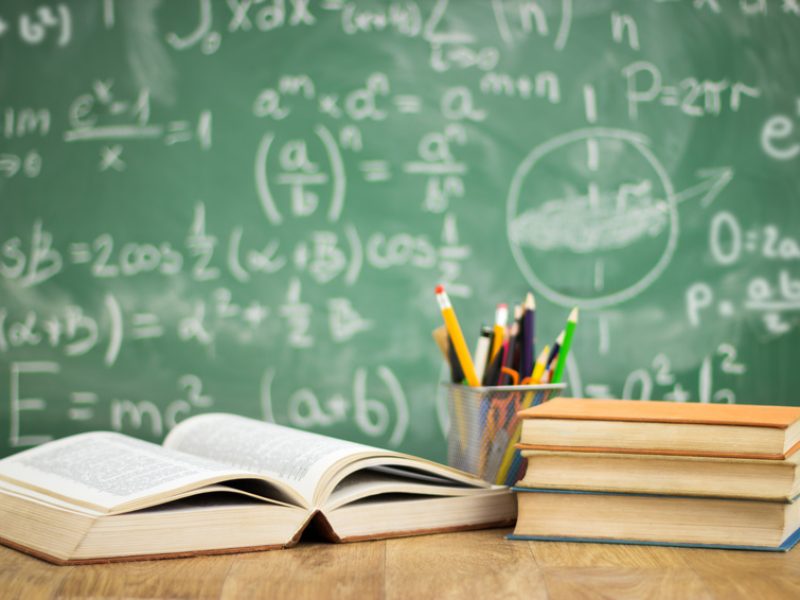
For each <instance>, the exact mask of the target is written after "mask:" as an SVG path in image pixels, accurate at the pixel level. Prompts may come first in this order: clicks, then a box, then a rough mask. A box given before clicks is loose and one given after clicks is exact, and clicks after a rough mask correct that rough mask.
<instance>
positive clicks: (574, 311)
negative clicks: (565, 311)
mask: <svg viewBox="0 0 800 600" xmlns="http://www.w3.org/2000/svg"><path fill="white" fill-rule="evenodd" d="M567 320H568V321H572V322H573V323H577V322H578V307H577V306H576V307H575V308H573V309H572V312H571V313H569V318H568V319H567Z"/></svg>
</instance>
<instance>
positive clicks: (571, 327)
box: [550, 306, 578, 383]
mask: <svg viewBox="0 0 800 600" xmlns="http://www.w3.org/2000/svg"><path fill="white" fill-rule="evenodd" d="M577 324H578V307H577V306H576V307H575V308H573V309H572V312H570V313H569V317H568V318H567V326H566V327H565V328H564V341H563V342H561V348H560V349H559V351H558V359H557V360H556V366H555V369H553V377H551V378H550V381H551V382H553V383H560V382H561V377H562V375H563V374H564V367H565V366H566V365H567V355H568V354H569V349H570V346H572V336H573V334H574V333H575V327H576V325H577Z"/></svg>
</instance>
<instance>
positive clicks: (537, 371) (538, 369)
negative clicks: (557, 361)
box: [531, 345, 550, 383]
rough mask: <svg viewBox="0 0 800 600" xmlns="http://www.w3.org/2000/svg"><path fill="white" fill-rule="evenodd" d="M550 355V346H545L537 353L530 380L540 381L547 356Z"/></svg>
mask: <svg viewBox="0 0 800 600" xmlns="http://www.w3.org/2000/svg"><path fill="white" fill-rule="evenodd" d="M549 355H550V346H549V345H548V346H545V347H544V348H543V349H542V351H541V352H540V353H539V358H537V359H536V364H535V365H534V366H533V375H531V380H532V381H533V383H541V382H542V381H541V380H542V375H543V374H544V368H545V367H546V366H547V357H548V356H549Z"/></svg>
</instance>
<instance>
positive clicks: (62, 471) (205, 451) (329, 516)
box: [0, 414, 516, 564]
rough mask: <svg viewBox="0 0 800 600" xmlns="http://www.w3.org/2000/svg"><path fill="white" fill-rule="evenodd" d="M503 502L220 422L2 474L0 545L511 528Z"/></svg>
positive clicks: (466, 478) (188, 542) (104, 548)
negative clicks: (159, 440) (160, 441)
mask: <svg viewBox="0 0 800 600" xmlns="http://www.w3.org/2000/svg"><path fill="white" fill-rule="evenodd" d="M515 516H516V507H515V503H514V498H513V496H512V494H511V492H510V491H509V490H508V488H505V487H502V486H493V485H490V484H488V483H485V482H483V481H481V480H480V479H477V478H475V477H472V476H470V475H467V474H466V473H463V472H461V471H457V470H455V469H452V468H450V467H446V466H444V465H439V464H436V463H433V462H430V461H427V460H424V459H421V458H416V457H413V456H409V455H406V454H401V453H399V452H393V451H389V450H382V449H380V448H373V447H371V446H365V445H362V444H355V443H352V442H347V441H344V440H338V439H334V438H330V437H327V436H323V435H318V434H314V433H309V432H304V431H298V430H294V429H291V428H288V427H281V426H280V425H275V424H272V423H263V422H260V421H254V420H252V419H247V418H244V417H239V416H235V415H226V414H207V415H200V416H196V417H192V418H190V419H187V420H185V421H183V422H182V423H180V424H179V425H178V426H177V427H176V428H175V429H173V430H172V432H171V433H170V435H169V436H168V437H167V439H166V440H165V442H164V445H163V446H159V445H157V444H152V443H149V442H145V441H142V440H137V439H134V438H131V437H128V436H125V435H121V434H119V433H111V432H92V433H84V434H79V435H75V436H70V437H67V438H63V439H61V440H56V441H53V442H48V443H47V444H44V445H42V446H39V447H37V448H32V449H30V450H26V451H23V452H20V453H19V454H16V455H13V456H10V457H8V458H5V459H3V460H1V461H0V542H2V543H3V544H5V545H7V546H11V547H14V548H17V549H20V550H23V551H25V552H28V553H30V554H33V555H35V556H39V557H41V558H44V559H46V560H49V561H51V562H55V563H59V564H68V563H84V562H107V561H116V560H134V559H141V558H162V557H167V556H189V555H193V554H207V553H222V552H241V551H245V550H261V549H267V548H280V547H286V546H291V545H293V544H294V543H296V542H297V541H298V539H299V538H300V535H301V533H302V532H303V530H304V529H305V528H306V527H307V526H308V525H309V523H311V522H314V523H315V524H316V526H317V529H318V530H320V531H321V532H322V534H323V535H324V536H325V537H326V538H328V539H329V540H331V541H335V542H339V541H356V540H363V539H375V538H386V537H397V536H404V535H415V534H419V533H433V532H438V531H452V530H458V529H477V528H481V527H488V526H492V525H502V524H506V525H507V524H510V523H513V520H514V517H515Z"/></svg>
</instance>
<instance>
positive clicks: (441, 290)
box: [435, 283, 444, 294]
mask: <svg viewBox="0 0 800 600" xmlns="http://www.w3.org/2000/svg"><path fill="white" fill-rule="evenodd" d="M435 291H436V293H437V294H441V293H442V292H443V291H444V286H443V285H442V284H441V283H440V284H439V285H437V286H436V290H435Z"/></svg>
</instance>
